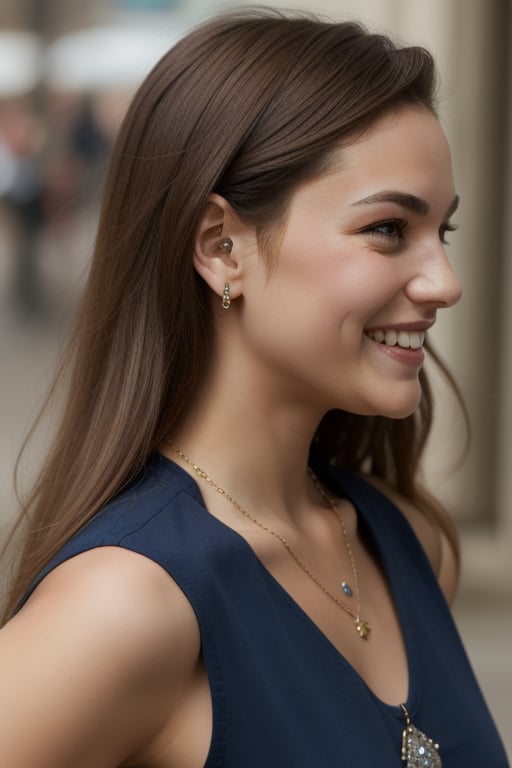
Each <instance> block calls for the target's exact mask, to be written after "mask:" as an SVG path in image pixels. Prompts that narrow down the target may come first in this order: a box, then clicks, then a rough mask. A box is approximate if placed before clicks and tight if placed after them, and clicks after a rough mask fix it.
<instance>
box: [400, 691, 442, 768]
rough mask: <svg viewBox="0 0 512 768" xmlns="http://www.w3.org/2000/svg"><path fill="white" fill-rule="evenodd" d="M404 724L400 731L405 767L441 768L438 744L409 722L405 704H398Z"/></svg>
mask: <svg viewBox="0 0 512 768" xmlns="http://www.w3.org/2000/svg"><path fill="white" fill-rule="evenodd" d="M400 706H401V708H402V711H403V713H404V715H405V722H406V726H405V728H404V731H403V733H402V760H403V762H404V763H405V767H406V768H443V763H442V762H441V758H440V757H439V744H436V743H435V742H434V741H433V740H432V739H429V737H428V736H426V735H425V734H424V733H423V732H422V731H420V730H418V728H416V726H414V725H413V724H412V723H411V719H410V717H409V712H408V711H407V707H406V706H405V704H400Z"/></svg>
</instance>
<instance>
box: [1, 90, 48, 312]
mask: <svg viewBox="0 0 512 768" xmlns="http://www.w3.org/2000/svg"><path fill="white" fill-rule="evenodd" d="M42 145H43V136H42V130H41V125H40V123H39V121H38V119H37V118H36V117H35V116H34V114H33V113H32V110H31V109H30V107H29V106H27V105H26V104H24V103H22V102H18V101H15V102H6V103H4V104H2V105H1V106H0V202H3V203H4V205H6V206H7V208H8V210H9V213H10V217H11V220H12V222H13V240H14V247H13V257H14V260H13V271H12V274H13V280H12V285H11V294H12V299H13V304H14V307H15V309H16V310H17V312H18V314H19V316H20V317H22V318H25V317H31V316H32V315H34V314H36V313H39V311H40V310H41V309H42V305H43V296H42V285H41V277H40V265H39V245H40V239H41V234H42V232H43V229H44V224H45V217H44V180H43V171H42V161H41V150H42Z"/></svg>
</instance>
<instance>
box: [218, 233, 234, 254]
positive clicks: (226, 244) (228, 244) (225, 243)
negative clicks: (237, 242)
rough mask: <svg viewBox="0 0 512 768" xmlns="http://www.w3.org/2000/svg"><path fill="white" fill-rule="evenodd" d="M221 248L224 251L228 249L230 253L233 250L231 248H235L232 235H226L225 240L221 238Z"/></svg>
mask: <svg viewBox="0 0 512 768" xmlns="http://www.w3.org/2000/svg"><path fill="white" fill-rule="evenodd" d="M220 248H221V250H223V251H227V252H228V253H230V252H231V249H232V248H233V241H232V239H231V238H230V237H225V238H224V240H221V242H220Z"/></svg>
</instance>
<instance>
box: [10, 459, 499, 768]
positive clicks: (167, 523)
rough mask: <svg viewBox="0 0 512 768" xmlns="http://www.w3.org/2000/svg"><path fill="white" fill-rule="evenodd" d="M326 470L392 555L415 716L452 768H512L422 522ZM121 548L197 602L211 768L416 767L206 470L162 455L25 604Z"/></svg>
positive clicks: (395, 713)
mask: <svg viewBox="0 0 512 768" xmlns="http://www.w3.org/2000/svg"><path fill="white" fill-rule="evenodd" d="M312 465H313V468H314V470H315V472H316V473H317V475H318V476H319V477H320V479H322V481H323V482H324V483H325V484H326V485H327V486H328V487H329V488H330V489H331V491H333V492H334V493H336V494H338V495H340V496H344V497H345V498H348V499H349V500H350V501H351V502H352V503H353V504H354V506H355V508H356V510H357V514H358V524H359V525H360V526H363V527H364V528H365V532H366V535H367V536H369V537H370V538H371V540H372V541H373V543H374V545H375V547H376V551H377V553H378V555H379V557H380V558H381V561H382V564H383V567H384V570H385V572H386V574H387V578H388V579H389V583H390V587H391V591H392V595H393V599H394V601H395V605H396V608H397V611H398V616H399V619H400V624H401V628H402V632H403V636H404V640H405V646H406V651H407V658H408V666H409V694H408V698H407V702H406V705H407V709H408V711H409V714H410V717H411V721H412V723H413V724H414V725H415V726H416V728H418V729H420V730H421V731H423V732H424V733H426V734H427V735H428V736H430V737H431V738H433V739H434V740H435V741H436V742H439V744H440V748H439V756H440V758H441V759H442V764H443V768H506V766H507V765H508V762H507V758H506V755H505V752H504V749H503V746H502V744H501V742H500V738H499V736H498V733H497V731H496V728H495V726H494V724H493V721H492V718H491V716H490V714H489V711H488V709H487V706H486V704H485V702H484V700H483V697H482V694H481V692H480V690H479V687H478V684H477V682H476V680H475V677H474V674H473V672H472V669H471V666H470V664H469V661H468V659H467V657H466V653H465V651H464V648H463V646H462V643H461V641H460V638H459V635H458V632H457V630H456V627H455V625H454V622H453V620H452V616H451V614H450V611H449V608H448V606H447V604H446V601H445V599H444V596H443V594H442V592H441V591H440V589H439V587H438V584H437V580H436V577H435V574H434V573H433V571H432V568H431V566H430V563H429V561H428V560H427V558H426V555H425V553H424V551H423V549H422V547H421V545H420V543H419V541H418V540H417V538H416V536H415V534H414V532H413V530H412V528H411V527H410V525H409V523H408V521H407V520H406V519H405V517H404V516H403V514H402V513H401V512H400V511H399V510H398V509H397V508H396V507H395V506H394V505H393V504H392V503H391V502H390V501H389V500H388V499H387V498H386V497H385V496H383V495H382V494H381V493H380V492H379V491H377V490H376V489H375V488H374V487H373V486H371V485H369V484H368V483H367V482H366V481H364V480H363V479H362V478H360V477H358V476H356V475H353V474H351V473H348V472H345V471H341V470H339V469H335V468H332V467H328V466H326V465H322V464H320V463H318V462H314V461H313V462H312ZM112 545H114V546H119V547H125V548H127V549H129V550H133V551H135V552H138V553H140V554H142V555H145V556H146V557H148V558H150V559H151V560H154V561H155V562H156V563H158V564H160V565H161V566H162V567H163V568H164V569H165V570H166V571H167V572H168V573H169V575H170V576H171V577H172V578H173V579H174V580H175V581H176V582H177V584H178V585H179V587H180V588H181V589H182V591H183V592H184V594H185V595H186V597H187V599H188V600H189V601H190V603H191V605H192V607H193V609H194V611H195V614H196V616H197V620H198V623H199V627H200V633H201V641H202V652H203V656H204V663H205V666H206V670H207V674H208V678H209V683H210V690H211V696H212V704H213V735H212V741H211V745H210V751H209V754H208V758H207V761H206V764H205V768H355V767H357V768H381V767H382V768H395V767H396V768H399V766H401V765H403V763H402V761H401V746H402V732H403V729H404V725H405V722H404V715H403V712H402V710H401V709H400V708H399V707H395V706H391V705H389V704H386V703H384V702H383V701H382V700H381V699H379V698H378V697H377V696H376V695H375V694H374V693H373V692H372V691H371V689H370V688H369V687H368V686H367V685H366V683H365V682H364V680H363V679H362V678H361V677H360V675H359V674H358V673H357V672H356V671H355V670H354V669H353V667H351V666H350V664H349V663H348V662H347V661H346V660H345V658H344V657H343V656H342V655H341V654H340V653H339V651H338V650H336V648H335V647H334V646H333V645H332V643H331V642H330V641H329V640H328V639H327V638H326V636H325V635H324V634H323V633H322V632H321V631H320V630H319V629H318V627H317V626H316V625H315V624H314V623H313V622H312V621H311V619H310V618H309V617H308V616H307V614H306V613H305V612H304V611H303V610H302V609H301V608H300V607H299V606H298V604H297V603H296V602H295V601H294V600H293V599H292V598H291V597H290V596H289V595H288V593H287V592H286V591H285V590H284V589H283V588H282V587H281V586H280V584H279V583H278V582H277V581H276V579H274V577H273V576H272V575H271V574H270V572H269V571H268V570H267V569H266V568H265V567H264V566H263V565H262V563H261V562H260V560H259V559H258V558H257V556H256V555H255V553H254V552H253V550H252V549H251V548H250V546H249V545H248V543H247V542H246V541H245V539H244V538H243V537H242V536H240V535H239V534H238V533H236V532H235V531H233V530H232V529H231V528H229V527H228V526H226V525H225V524H224V523H222V522H220V521H219V520H217V519H216V518H215V517H213V516H212V515H210V513H209V512H208V511H207V509H206V508H205V506H204V503H203V500H202V497H201V494H200V491H199V488H198V486H197V484H196V482H195V481H194V479H193V478H191V477H190V475H189V474H188V473H186V472H184V471H183V470H182V469H181V468H180V467H179V466H178V465H177V464H175V463H174V462H172V461H170V460H169V459H167V458H165V457H164V456H163V455H161V454H159V453H155V454H154V455H153V456H152V457H151V458H150V460H149V462H148V464H147V467H146V469H145V471H144V472H143V473H142V474H141V475H140V477H139V478H137V480H136V481H134V482H133V483H132V484H131V485H130V486H129V487H127V488H126V489H125V490H124V491H122V492H121V494H120V495H119V496H118V497H117V498H116V499H115V500H113V501H112V502H110V503H109V504H108V505H106V506H105V507H104V508H103V509H102V510H100V512H99V513H98V514H97V515H96V516H95V517H94V518H93V519H92V520H91V521H90V522H89V523H88V524H87V525H86V526H85V527H84V528H83V529H82V530H81V531H79V532H78V533H77V534H76V535H75V536H74V538H73V539H71V540H70V541H69V542H68V543H67V544H66V545H65V546H64V547H63V548H62V550H61V551H60V552H59V553H58V554H57V555H56V556H55V557H54V558H53V560H52V561H51V562H50V563H49V564H48V566H47V567H46V568H45V569H44V571H43V572H42V573H41V574H40V575H39V576H38V578H37V579H36V580H35V581H34V583H33V585H32V586H31V589H30V590H29V592H28V593H27V595H26V596H25V598H24V600H23V602H24V601H25V600H26V599H27V598H28V596H29V595H30V593H31V592H32V591H33V590H34V589H35V587H36V586H37V584H38V583H40V581H41V580H42V579H43V578H44V577H45V575H46V574H47V573H49V572H50V571H51V570H52V569H53V568H55V567H57V566H58V565H59V564H60V563H62V562H63V561H65V560H66V559H68V558H70V557H73V556H74V555H77V554H79V553H81V552H84V551H86V550H90V549H92V548H95V547H101V546H112ZM170 652H172V649H170ZM431 764H432V763H430V762H427V761H425V762H417V763H416V762H415V763H414V765H415V766H416V765H417V766H426V767H427V766H429V765H431ZM411 765H412V763H411Z"/></svg>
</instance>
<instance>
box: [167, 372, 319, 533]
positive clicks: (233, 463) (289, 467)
mask: <svg viewBox="0 0 512 768" xmlns="http://www.w3.org/2000/svg"><path fill="white" fill-rule="evenodd" d="M249 378H250V377H245V381H243V380H240V379H237V384H235V383H234V382H231V385H232V386H226V382H225V380H224V381H223V385H222V386H218V385H217V383H216V381H215V377H214V380H213V381H212V380H209V381H208V382H207V384H206V385H205V387H204V388H203V391H202V393H201V395H200V396H199V397H198V398H197V400H196V402H195V404H194V406H193V408H191V410H190V412H189V415H188V416H187V418H186V419H185V420H184V421H183V422H182V424H181V425H180V427H179V428H178V429H177V430H176V431H175V432H174V434H172V435H169V439H170V441H171V442H172V445H173V446H175V447H177V448H179V449H180V450H181V451H183V453H184V454H185V455H186V456H187V457H188V458H189V459H190V460H191V461H192V462H193V463H194V464H197V465H198V466H200V467H201V468H202V469H203V470H204V471H205V472H206V473H207V474H208V475H209V476H210V477H211V478H212V479H213V480H214V481H215V482H216V483H217V484H218V485H220V486H221V487H222V488H224V489H225V490H226V491H228V492H229V493H230V494H231V495H232V496H234V497H235V498H237V499H238V500H239V501H240V502H241V503H243V504H244V505H246V506H247V507H248V508H252V509H255V510H256V509H257V510H258V513H259V515H260V517H264V516H266V515H267V516H269V517H274V518H275V517H276V515H278V516H281V517H282V516H289V517H294V515H295V514H296V510H300V509H301V508H303V507H304V501H305V499H306V497H307V496H308V494H309V496H310V495H311V483H310V481H309V480H308V476H307V466H308V457H309V449H310V445H311V440H312V438H313V435H314V432H315V430H316V427H317V425H318V422H319V420H320V418H321V417H322V415H323V414H322V412H321V411H319V410H317V411H314V410H313V409H310V410H306V409H305V408H303V407H301V406H300V405H297V404H295V405H294V404H293V403H291V402H290V401H289V400H288V401H286V399H285V398H283V399H280V398H279V397H277V396H276V395H275V392H274V393H273V396H272V397H270V396H269V394H268V392H262V391H257V390H256V388H255V387H254V382H253V385H252V386H251V383H250V382H249V381H248V379H249ZM162 451H163V452H164V453H165V454H166V455H167V456H169V458H171V459H173V460H175V461H178V463H180V464H181V465H182V466H183V467H184V468H185V469H186V470H187V471H188V472H191V473H192V474H193V470H192V468H191V467H190V466H189V465H187V464H186V462H183V460H180V458H179V456H178V454H177V453H176V451H175V450H174V449H173V448H172V447H171V446H169V445H166V446H162ZM195 479H197V476H196V478H195ZM201 490H202V491H204V487H203V486H201Z"/></svg>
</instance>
